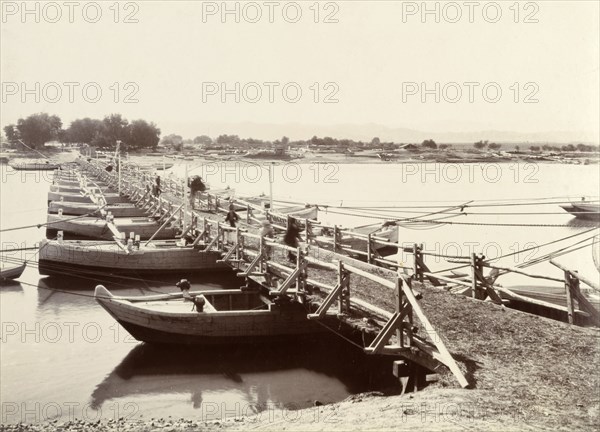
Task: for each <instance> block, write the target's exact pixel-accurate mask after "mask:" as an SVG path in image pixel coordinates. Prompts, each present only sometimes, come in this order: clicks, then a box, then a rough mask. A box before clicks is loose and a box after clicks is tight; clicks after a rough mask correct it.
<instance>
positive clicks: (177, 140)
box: [160, 134, 183, 151]
mask: <svg viewBox="0 0 600 432" xmlns="http://www.w3.org/2000/svg"><path fill="white" fill-rule="evenodd" d="M160 143H161V144H162V145H164V146H165V147H170V148H172V149H173V150H175V151H181V150H183V137H182V136H181V135H176V134H170V135H167V136H165V137H163V139H162V140H161V141H160Z"/></svg>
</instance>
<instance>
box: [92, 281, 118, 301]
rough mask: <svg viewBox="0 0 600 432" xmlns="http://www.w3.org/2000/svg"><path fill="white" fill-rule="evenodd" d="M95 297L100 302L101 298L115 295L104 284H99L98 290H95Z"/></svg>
mask: <svg viewBox="0 0 600 432" xmlns="http://www.w3.org/2000/svg"><path fill="white" fill-rule="evenodd" d="M94 297H95V298H96V300H97V301H98V302H99V301H100V300H99V299H106V298H113V297H114V296H113V295H112V293H111V292H110V291H109V290H107V289H106V287H105V286H104V285H97V286H96V290H95V291H94Z"/></svg>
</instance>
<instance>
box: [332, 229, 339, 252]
mask: <svg viewBox="0 0 600 432" xmlns="http://www.w3.org/2000/svg"><path fill="white" fill-rule="evenodd" d="M338 248H339V245H338V226H337V225H334V226H333V251H334V252H337V251H338Z"/></svg>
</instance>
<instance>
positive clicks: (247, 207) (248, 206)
mask: <svg viewBox="0 0 600 432" xmlns="http://www.w3.org/2000/svg"><path fill="white" fill-rule="evenodd" d="M251 217H252V210H251V209H250V204H248V205H246V223H247V224H248V225H250V218H251Z"/></svg>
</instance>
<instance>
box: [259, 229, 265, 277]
mask: <svg viewBox="0 0 600 432" xmlns="http://www.w3.org/2000/svg"><path fill="white" fill-rule="evenodd" d="M258 253H259V254H260V259H259V260H258V271H259V272H260V273H263V272H264V271H265V269H266V267H267V266H266V265H265V261H266V260H267V256H266V255H267V253H266V250H265V238H264V237H262V236H261V237H260V239H259V240H258Z"/></svg>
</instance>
